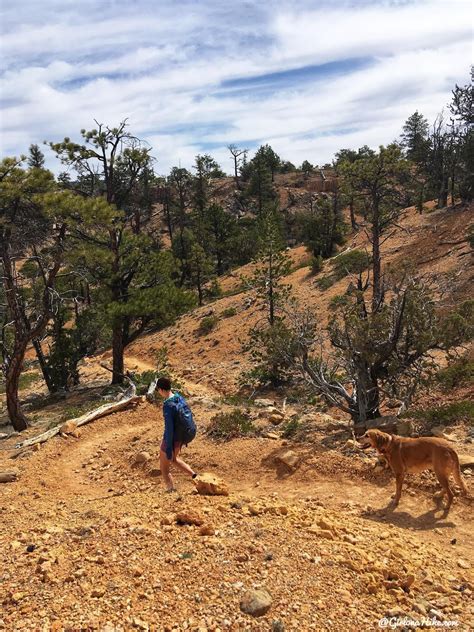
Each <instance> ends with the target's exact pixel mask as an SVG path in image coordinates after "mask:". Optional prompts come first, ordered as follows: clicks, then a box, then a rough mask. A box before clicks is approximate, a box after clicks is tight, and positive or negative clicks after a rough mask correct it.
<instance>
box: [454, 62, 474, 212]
mask: <svg viewBox="0 0 474 632" xmlns="http://www.w3.org/2000/svg"><path fill="white" fill-rule="evenodd" d="M449 109H450V112H451V115H452V125H451V136H452V137H453V140H454V141H455V142H456V154H457V163H456V167H457V174H456V179H457V180H458V182H459V193H460V195H461V199H462V200H463V202H471V201H472V200H473V199H474V66H473V67H471V81H470V82H469V83H467V84H466V85H465V86H462V87H460V86H458V85H456V87H455V89H454V90H453V98H452V101H451V103H450V105H449ZM454 178H455V175H454V173H453V175H452V182H451V188H452V190H454Z"/></svg>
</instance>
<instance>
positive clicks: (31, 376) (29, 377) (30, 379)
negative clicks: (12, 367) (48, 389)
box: [18, 371, 40, 391]
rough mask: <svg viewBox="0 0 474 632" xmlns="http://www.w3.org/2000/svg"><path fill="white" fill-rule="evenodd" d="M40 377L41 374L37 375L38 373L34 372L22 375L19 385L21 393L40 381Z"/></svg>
mask: <svg viewBox="0 0 474 632" xmlns="http://www.w3.org/2000/svg"><path fill="white" fill-rule="evenodd" d="M39 377H40V375H39V373H37V372H36V371H35V372H33V371H31V372H29V373H22V374H21V375H20V383H19V385H18V388H19V390H20V391H22V390H24V389H26V388H29V387H30V386H31V385H32V384H34V383H35V382H36V381H37V380H38V379H39Z"/></svg>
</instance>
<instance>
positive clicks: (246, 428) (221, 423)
mask: <svg viewBox="0 0 474 632" xmlns="http://www.w3.org/2000/svg"><path fill="white" fill-rule="evenodd" d="M254 432H255V428H254V425H253V423H252V420H251V419H250V417H249V416H248V414H247V413H244V412H242V411H241V410H239V409H238V408H235V409H234V410H232V411H231V412H228V413H218V414H217V415H214V417H212V419H211V422H210V424H209V426H208V428H207V430H206V434H207V435H208V436H209V437H212V438H213V439H217V440H220V441H229V440H230V439H235V438H236V437H244V436H248V435H251V434H253V433H254Z"/></svg>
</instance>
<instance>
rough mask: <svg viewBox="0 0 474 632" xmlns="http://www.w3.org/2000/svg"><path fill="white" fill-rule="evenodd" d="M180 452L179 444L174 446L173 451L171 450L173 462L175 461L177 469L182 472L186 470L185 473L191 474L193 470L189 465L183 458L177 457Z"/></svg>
mask: <svg viewBox="0 0 474 632" xmlns="http://www.w3.org/2000/svg"><path fill="white" fill-rule="evenodd" d="M180 452H181V446H180V447H178V448H176V449H175V451H174V452H173V463H176V465H177V466H178V467H179V469H180V470H183V472H186V474H189V476H193V475H194V470H193V469H192V467H191V466H189V465H188V464H187V463H186V461H183V459H181V458H180V457H179V454H180Z"/></svg>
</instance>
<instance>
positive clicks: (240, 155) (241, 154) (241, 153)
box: [227, 145, 248, 191]
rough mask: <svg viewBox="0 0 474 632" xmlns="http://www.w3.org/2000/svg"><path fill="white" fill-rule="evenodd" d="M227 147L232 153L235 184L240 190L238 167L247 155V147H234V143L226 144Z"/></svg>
mask: <svg viewBox="0 0 474 632" xmlns="http://www.w3.org/2000/svg"><path fill="white" fill-rule="evenodd" d="M227 149H228V150H229V151H230V153H231V154H232V159H233V161H234V180H235V186H236V187H237V189H239V191H240V189H241V188H242V186H241V184H240V179H239V169H240V166H241V164H242V161H243V159H244V158H245V156H246V155H247V152H248V149H239V148H238V147H236V145H227Z"/></svg>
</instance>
